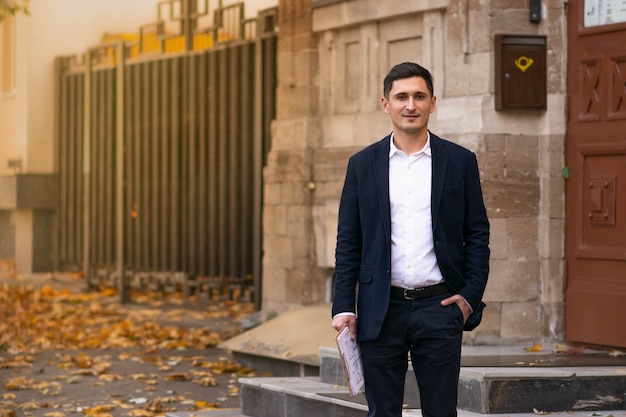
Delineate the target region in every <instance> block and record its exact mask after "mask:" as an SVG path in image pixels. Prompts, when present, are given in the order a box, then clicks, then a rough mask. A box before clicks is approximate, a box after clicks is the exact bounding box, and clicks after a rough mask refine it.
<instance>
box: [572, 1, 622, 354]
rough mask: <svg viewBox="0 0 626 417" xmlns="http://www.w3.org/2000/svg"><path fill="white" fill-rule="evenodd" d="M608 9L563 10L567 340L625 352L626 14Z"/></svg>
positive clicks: (597, 4) (602, 5)
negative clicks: (565, 34)
mask: <svg viewBox="0 0 626 417" xmlns="http://www.w3.org/2000/svg"><path fill="white" fill-rule="evenodd" d="M611 3H616V4H617V5H619V3H620V2H619V1H618V2H612V1H611V0H605V1H599V0H595V1H594V0H575V1H570V2H569V3H568V4H569V6H568V7H569V10H568V27H569V29H568V80H567V88H568V121H567V142H566V143H567V144H566V159H567V165H568V167H569V169H570V175H571V176H570V178H569V180H568V181H567V198H566V204H567V209H566V233H567V238H566V256H567V271H566V276H567V281H566V294H565V335H566V339H567V341H568V342H571V343H582V344H588V345H600V346H609V347H626V22H625V20H626V11H625V13H623V14H622V16H623V17H622V16H620V15H619V14H617V15H616V14H615V13H616V12H619V10H612V9H611V7H610V5H611ZM607 4H608V5H609V6H607ZM621 4H622V5H623V2H621ZM607 7H608V8H607ZM611 13H613V15H611ZM612 19H613V20H612ZM612 21H613V22H615V21H617V22H618V23H611V22H612ZM607 23H608V24H607Z"/></svg>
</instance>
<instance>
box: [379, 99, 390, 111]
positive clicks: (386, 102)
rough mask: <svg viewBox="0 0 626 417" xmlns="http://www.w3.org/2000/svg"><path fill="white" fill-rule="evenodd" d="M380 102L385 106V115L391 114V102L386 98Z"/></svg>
mask: <svg viewBox="0 0 626 417" xmlns="http://www.w3.org/2000/svg"><path fill="white" fill-rule="evenodd" d="M380 102H381V104H382V106H383V111H384V112H385V113H389V101H388V100H387V99H386V98H385V97H383V98H381V99H380Z"/></svg>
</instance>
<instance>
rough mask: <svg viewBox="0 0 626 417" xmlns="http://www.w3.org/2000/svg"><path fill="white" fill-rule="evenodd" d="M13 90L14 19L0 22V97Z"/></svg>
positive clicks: (8, 18)
mask: <svg viewBox="0 0 626 417" xmlns="http://www.w3.org/2000/svg"><path fill="white" fill-rule="evenodd" d="M14 88H15V18H14V17H13V16H6V17H5V19H4V20H3V21H2V22H0V97H1V96H4V95H6V94H9V93H11V92H12V91H13V90H14Z"/></svg>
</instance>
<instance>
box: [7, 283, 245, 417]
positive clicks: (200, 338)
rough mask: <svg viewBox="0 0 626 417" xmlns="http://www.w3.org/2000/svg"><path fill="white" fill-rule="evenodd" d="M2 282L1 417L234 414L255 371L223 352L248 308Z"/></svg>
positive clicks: (153, 295)
mask: <svg viewBox="0 0 626 417" xmlns="http://www.w3.org/2000/svg"><path fill="white" fill-rule="evenodd" d="M133 301H134V302H133V304H132V305H130V306H127V305H124V306H121V305H120V304H119V303H118V302H117V295H116V293H115V291H114V290H112V289H102V290H101V291H95V292H75V291H72V290H69V289H62V288H61V289H59V288H53V287H52V286H48V285H43V286H35V285H31V284H28V283H21V282H19V283H17V284H13V283H10V282H9V283H7V282H6V280H5V281H4V282H3V283H0V315H1V318H2V320H1V321H0V383H1V384H2V387H3V388H4V390H3V391H4V393H3V394H0V417H12V416H25V417H30V416H32V417H40V416H41V417H65V416H71V415H83V416H94V417H95V416H97V417H107V416H112V417H114V416H138V417H154V416H162V415H165V413H167V412H172V411H201V410H211V409H224V408H233V407H235V408H237V407H238V406H239V399H238V395H239V390H238V383H237V379H238V377H240V376H251V375H254V373H253V371H252V370H250V369H247V368H245V367H244V366H242V365H239V364H237V363H235V362H234V361H233V360H232V358H231V357H230V356H229V355H228V353H227V352H223V351H220V350H219V349H216V348H215V346H216V345H218V344H219V343H220V342H221V341H222V340H223V339H224V338H227V337H231V336H233V335H235V334H236V333H238V332H239V331H240V327H239V325H238V324H239V320H240V318H241V317H242V316H244V315H246V314H250V313H252V312H253V309H252V306H251V305H249V304H247V303H236V302H223V301H221V302H219V301H211V302H207V300H198V299H193V298H188V299H185V300H183V299H182V296H181V295H180V294H179V293H176V294H168V295H164V294H157V293H148V294H134V295H133Z"/></svg>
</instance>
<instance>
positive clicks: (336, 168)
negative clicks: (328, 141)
mask: <svg viewBox="0 0 626 417" xmlns="http://www.w3.org/2000/svg"><path fill="white" fill-rule="evenodd" d="M359 149H360V147H349V148H335V147H333V148H322V149H317V150H316V151H315V156H314V161H313V163H314V165H313V177H314V179H315V181H324V182H332V181H334V182H341V183H343V180H344V178H345V176H346V167H347V166H348V159H349V158H350V156H352V155H353V154H354V153H355V152H357V151H358V150H359Z"/></svg>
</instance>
